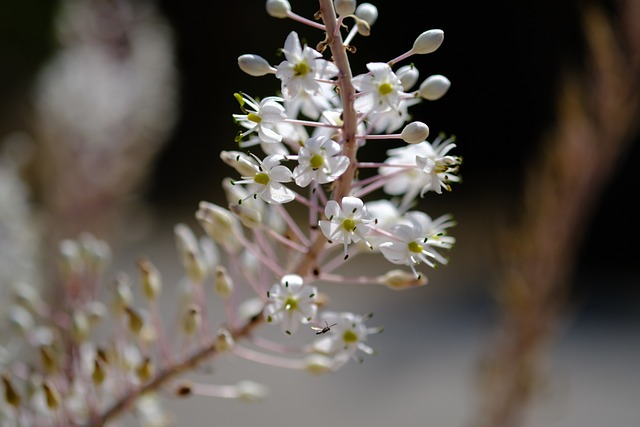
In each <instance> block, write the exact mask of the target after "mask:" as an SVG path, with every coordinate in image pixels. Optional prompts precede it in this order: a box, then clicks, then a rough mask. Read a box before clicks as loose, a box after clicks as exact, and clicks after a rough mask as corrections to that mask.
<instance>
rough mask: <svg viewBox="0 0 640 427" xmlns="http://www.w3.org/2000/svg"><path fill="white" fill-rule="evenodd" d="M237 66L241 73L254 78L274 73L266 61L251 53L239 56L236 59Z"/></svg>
mask: <svg viewBox="0 0 640 427" xmlns="http://www.w3.org/2000/svg"><path fill="white" fill-rule="evenodd" d="M238 66H239V67H240V69H241V70H242V71H244V72H245V73H247V74H249V75H250V76H254V77H260V76H264V75H265V74H270V73H273V72H274V71H275V69H274V68H273V67H272V66H271V65H269V63H268V62H267V60H266V59H264V58H263V57H262V56H260V55H254V54H251V53H247V54H244V55H240V56H239V57H238Z"/></svg>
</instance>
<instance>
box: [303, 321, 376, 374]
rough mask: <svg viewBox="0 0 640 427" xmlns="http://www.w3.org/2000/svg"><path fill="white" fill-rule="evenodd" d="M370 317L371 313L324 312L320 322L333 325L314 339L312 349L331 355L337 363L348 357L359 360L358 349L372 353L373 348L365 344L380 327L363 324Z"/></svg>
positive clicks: (343, 361)
mask: <svg viewBox="0 0 640 427" xmlns="http://www.w3.org/2000/svg"><path fill="white" fill-rule="evenodd" d="M370 317H371V315H366V316H362V315H356V314H353V313H333V312H324V313H323V314H322V316H321V321H322V324H325V322H326V323H327V324H329V325H334V324H335V325H334V326H332V327H331V330H330V331H329V332H328V333H326V334H323V335H322V337H321V338H320V339H318V340H316V342H315V343H314V344H313V348H314V350H315V351H317V352H319V353H322V354H329V355H333V356H334V357H335V358H336V361H337V362H338V363H339V364H340V363H341V364H344V363H346V362H347V361H348V360H349V359H350V358H351V359H355V360H357V361H361V359H359V358H358V357H357V356H356V352H357V351H358V350H360V351H362V352H364V353H366V354H369V355H371V354H373V353H374V351H373V349H372V348H371V347H369V346H368V345H367V344H366V341H367V338H368V336H369V335H371V334H376V333H379V332H381V329H380V328H368V327H367V326H366V325H365V321H366V320H367V319H369V318H370ZM334 369H335V367H334Z"/></svg>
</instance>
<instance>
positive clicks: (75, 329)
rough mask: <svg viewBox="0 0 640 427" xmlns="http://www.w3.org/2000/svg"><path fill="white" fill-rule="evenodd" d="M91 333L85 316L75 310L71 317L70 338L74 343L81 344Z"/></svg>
mask: <svg viewBox="0 0 640 427" xmlns="http://www.w3.org/2000/svg"><path fill="white" fill-rule="evenodd" d="M90 332H91V324H90V323H89V318H88V317H87V315H86V314H85V313H84V312H83V311H81V310H76V311H74V312H73V314H72V315H71V336H72V337H73V339H74V341H75V342H76V343H81V342H84V341H86V340H87V338H89V333H90Z"/></svg>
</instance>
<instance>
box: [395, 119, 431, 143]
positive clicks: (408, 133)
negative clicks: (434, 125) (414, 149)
mask: <svg viewBox="0 0 640 427" xmlns="http://www.w3.org/2000/svg"><path fill="white" fill-rule="evenodd" d="M400 135H401V136H402V140H403V141H404V142H406V143H407V144H418V143H420V142H423V141H424V140H425V139H427V137H428V136H429V126H427V125H426V124H424V123H422V122H411V123H409V124H408V125H406V126H405V127H404V129H402V133H401V134H400Z"/></svg>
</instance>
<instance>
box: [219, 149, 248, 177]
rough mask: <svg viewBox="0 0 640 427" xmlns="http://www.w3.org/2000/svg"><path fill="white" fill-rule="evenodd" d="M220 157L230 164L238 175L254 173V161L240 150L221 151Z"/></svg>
mask: <svg viewBox="0 0 640 427" xmlns="http://www.w3.org/2000/svg"><path fill="white" fill-rule="evenodd" d="M220 159H222V161H223V162H225V163H226V164H227V165H229V166H231V167H232V168H234V169H235V170H236V172H238V173H239V174H240V176H254V175H255V174H256V162H255V160H254V159H253V157H251V156H249V155H248V154H245V153H243V152H241V151H225V150H223V151H221V152H220Z"/></svg>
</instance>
